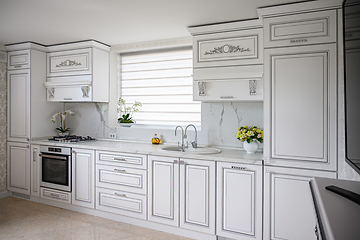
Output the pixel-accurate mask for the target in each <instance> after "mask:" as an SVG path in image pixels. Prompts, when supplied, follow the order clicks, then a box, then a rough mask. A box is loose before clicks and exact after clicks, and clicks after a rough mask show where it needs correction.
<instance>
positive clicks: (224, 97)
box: [220, 96, 234, 99]
mask: <svg viewBox="0 0 360 240" xmlns="http://www.w3.org/2000/svg"><path fill="white" fill-rule="evenodd" d="M220 98H221V99H232V98H234V97H233V96H220Z"/></svg>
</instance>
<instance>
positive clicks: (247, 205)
mask: <svg viewBox="0 0 360 240" xmlns="http://www.w3.org/2000/svg"><path fill="white" fill-rule="evenodd" d="M216 220H217V223H216V227H217V231H216V234H217V235H218V236H221V237H226V238H231V239H238V240H243V239H244V240H245V239H259V240H260V239H262V166H261V165H260V166H255V165H246V164H236V163H224V162H218V163H217V217H216Z"/></svg>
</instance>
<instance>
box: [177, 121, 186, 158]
mask: <svg viewBox="0 0 360 240" xmlns="http://www.w3.org/2000/svg"><path fill="white" fill-rule="evenodd" d="M178 128H181V151H182V152H185V144H184V129H183V128H182V126H176V128H175V136H176V130H177V129H178ZM178 146H179V142H178Z"/></svg>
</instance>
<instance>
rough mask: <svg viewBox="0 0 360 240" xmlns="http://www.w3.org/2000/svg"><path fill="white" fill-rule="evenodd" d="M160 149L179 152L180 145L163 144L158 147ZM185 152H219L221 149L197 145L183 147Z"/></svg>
mask: <svg viewBox="0 0 360 240" xmlns="http://www.w3.org/2000/svg"><path fill="white" fill-rule="evenodd" d="M159 149H160V150H162V151H174V152H181V147H178V146H164V147H160V148H159ZM184 152H185V153H193V154H216V153H221V150H220V149H218V148H212V147H197V148H192V147H189V148H185V151H184Z"/></svg>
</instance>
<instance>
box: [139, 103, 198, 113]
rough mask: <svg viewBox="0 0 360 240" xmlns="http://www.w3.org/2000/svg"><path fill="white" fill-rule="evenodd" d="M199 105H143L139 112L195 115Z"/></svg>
mask: <svg viewBox="0 0 360 240" xmlns="http://www.w3.org/2000/svg"><path fill="white" fill-rule="evenodd" d="M199 105H200V103H193V104H143V105H142V107H141V112H148V113H156V112H169V113H170V112H177V113H184V114H186V113H196V112H199Z"/></svg>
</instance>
